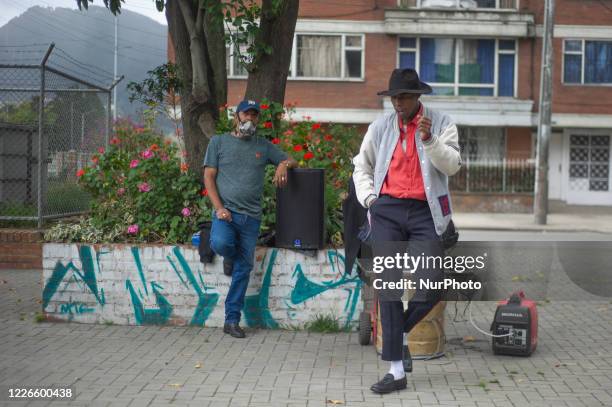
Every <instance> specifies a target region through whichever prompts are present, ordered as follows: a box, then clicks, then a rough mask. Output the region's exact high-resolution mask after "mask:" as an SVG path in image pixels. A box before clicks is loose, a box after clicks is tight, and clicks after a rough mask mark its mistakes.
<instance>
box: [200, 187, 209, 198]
mask: <svg viewBox="0 0 612 407" xmlns="http://www.w3.org/2000/svg"><path fill="white" fill-rule="evenodd" d="M200 195H202V196H208V189H206V188H204V189H203V190H202V191H200Z"/></svg>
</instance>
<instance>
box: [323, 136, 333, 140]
mask: <svg viewBox="0 0 612 407" xmlns="http://www.w3.org/2000/svg"><path fill="white" fill-rule="evenodd" d="M323 138H324V139H325V141H332V140H333V137H332V135H331V134H326V135H325V136H323Z"/></svg>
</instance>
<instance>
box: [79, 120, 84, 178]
mask: <svg viewBox="0 0 612 407" xmlns="http://www.w3.org/2000/svg"><path fill="white" fill-rule="evenodd" d="M84 140H85V113H81V147H80V148H79V170H80V169H81V168H83V163H82V160H81V157H82V156H83V147H84Z"/></svg>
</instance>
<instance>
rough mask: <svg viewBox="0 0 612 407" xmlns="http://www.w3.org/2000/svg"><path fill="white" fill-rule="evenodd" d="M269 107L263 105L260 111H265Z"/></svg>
mask: <svg viewBox="0 0 612 407" xmlns="http://www.w3.org/2000/svg"><path fill="white" fill-rule="evenodd" d="M269 107H270V106H268V105H266V104H263V105H261V110H266V109H268V108H269Z"/></svg>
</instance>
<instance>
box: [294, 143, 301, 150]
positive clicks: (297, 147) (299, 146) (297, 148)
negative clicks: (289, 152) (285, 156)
mask: <svg viewBox="0 0 612 407" xmlns="http://www.w3.org/2000/svg"><path fill="white" fill-rule="evenodd" d="M293 151H295V152H298V151H302V146H301V145H299V144H298V145H297V146H293Z"/></svg>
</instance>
